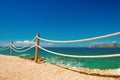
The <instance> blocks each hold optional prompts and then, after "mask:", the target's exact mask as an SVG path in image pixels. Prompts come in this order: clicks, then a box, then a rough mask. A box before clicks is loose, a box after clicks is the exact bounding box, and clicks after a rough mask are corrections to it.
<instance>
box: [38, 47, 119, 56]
mask: <svg viewBox="0 0 120 80" xmlns="http://www.w3.org/2000/svg"><path fill="white" fill-rule="evenodd" d="M38 47H39V48H40V49H42V50H44V51H46V52H49V53H52V54H55V55H59V56H66V57H74V58H106V57H118V56H120V54H110V55H94V56H79V55H69V54H62V53H57V52H53V51H50V50H47V49H45V48H43V47H41V46H38Z"/></svg>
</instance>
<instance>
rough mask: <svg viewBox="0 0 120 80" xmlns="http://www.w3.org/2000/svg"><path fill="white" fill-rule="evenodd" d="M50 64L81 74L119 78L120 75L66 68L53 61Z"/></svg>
mask: <svg viewBox="0 0 120 80" xmlns="http://www.w3.org/2000/svg"><path fill="white" fill-rule="evenodd" d="M50 64H53V65H55V66H58V67H61V68H64V69H67V70H70V71H73V72H77V73H81V74H86V75H91V76H99V77H111V78H120V75H111V74H109V75H106V74H99V73H94V72H93V73H87V72H85V71H81V70H79V71H78V70H74V69H71V68H68V67H65V66H61V65H58V64H54V63H50ZM91 70H92V69H91Z"/></svg>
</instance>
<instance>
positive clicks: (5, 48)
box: [0, 47, 9, 51]
mask: <svg viewBox="0 0 120 80" xmlns="http://www.w3.org/2000/svg"><path fill="white" fill-rule="evenodd" d="M7 49H9V47H4V48H1V49H0V51H5V50H7Z"/></svg>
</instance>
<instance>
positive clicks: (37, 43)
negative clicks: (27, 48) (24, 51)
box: [35, 34, 40, 63]
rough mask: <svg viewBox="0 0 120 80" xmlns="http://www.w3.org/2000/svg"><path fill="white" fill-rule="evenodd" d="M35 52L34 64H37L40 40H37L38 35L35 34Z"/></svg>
mask: <svg viewBox="0 0 120 80" xmlns="http://www.w3.org/2000/svg"><path fill="white" fill-rule="evenodd" d="M36 37H37V38H36V51H35V62H36V63H38V55H39V47H38V46H39V42H40V40H39V39H38V38H39V37H40V34H37V36H36Z"/></svg>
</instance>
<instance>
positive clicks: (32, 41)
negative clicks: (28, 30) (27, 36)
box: [11, 37, 36, 49]
mask: <svg viewBox="0 0 120 80" xmlns="http://www.w3.org/2000/svg"><path fill="white" fill-rule="evenodd" d="M35 39H36V37H35V38H34V39H33V40H31V41H30V42H28V43H27V44H26V45H24V46H23V47H20V48H18V47H16V46H15V45H14V44H11V45H12V47H13V48H15V49H24V48H25V47H27V46H28V45H29V44H33V43H34V40H35Z"/></svg>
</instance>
